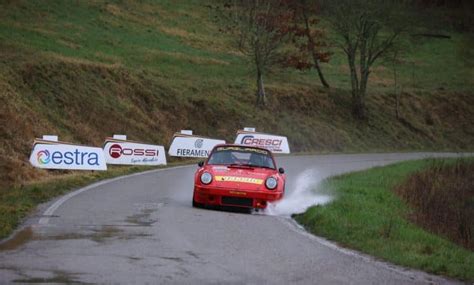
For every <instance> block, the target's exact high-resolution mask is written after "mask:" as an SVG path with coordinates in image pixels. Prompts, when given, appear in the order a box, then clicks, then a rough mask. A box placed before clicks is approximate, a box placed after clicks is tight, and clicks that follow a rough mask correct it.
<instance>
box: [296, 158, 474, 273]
mask: <svg viewBox="0 0 474 285" xmlns="http://www.w3.org/2000/svg"><path fill="white" fill-rule="evenodd" d="M431 164H432V162H431V161H430V160H420V161H409V162H402V163H398V164H395V165H390V166H385V167H377V168H373V169H369V170H366V171H361V172H355V173H350V174H346V175H342V176H338V177H334V178H330V179H328V180H326V181H325V182H323V185H321V187H322V188H324V189H330V191H332V192H333V193H334V194H335V196H336V199H335V200H334V201H333V202H331V203H329V204H327V205H324V206H315V207H312V208H310V209H308V211H307V212H306V213H304V214H301V215H297V216H295V219H296V220H297V221H298V222H299V223H301V224H302V225H303V226H304V227H305V228H306V229H307V230H308V231H310V232H312V233H314V234H316V235H319V236H323V237H326V238H328V239H330V240H333V241H336V242H338V243H339V244H341V245H342V246H346V247H350V248H353V249H357V250H360V251H362V252H365V253H368V254H370V255H373V256H376V257H379V258H382V259H384V260H387V261H390V262H392V263H395V264H399V265H403V266H407V267H412V268H417V269H421V270H424V271H427V272H431V273H435V274H441V275H446V276H450V277H454V278H459V279H462V280H471V281H472V280H474V252H472V251H469V250H467V249H465V248H463V247H461V246H458V245H456V244H454V243H452V242H450V241H448V240H447V239H444V238H442V237H439V236H436V235H434V234H431V233H429V232H427V231H425V230H423V229H421V228H420V227H418V226H417V225H415V224H413V223H410V222H409V221H408V220H407V218H408V216H409V214H410V211H411V210H410V209H409V207H408V206H407V205H406V204H405V203H403V202H402V201H401V199H400V198H399V197H397V196H396V195H395V194H394V193H393V192H392V188H393V187H395V185H398V184H400V183H402V182H403V181H404V180H405V179H406V178H407V177H408V176H409V175H410V174H411V173H414V172H415V171H418V170H422V169H426V168H427V167H429V166H430V165H431Z"/></svg>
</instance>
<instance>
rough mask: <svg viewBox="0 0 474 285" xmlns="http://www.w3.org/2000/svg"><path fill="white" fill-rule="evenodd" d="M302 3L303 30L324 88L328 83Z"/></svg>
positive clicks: (304, 3) (327, 86)
mask: <svg viewBox="0 0 474 285" xmlns="http://www.w3.org/2000/svg"><path fill="white" fill-rule="evenodd" d="M303 5H304V6H303V19H304V22H305V32H306V37H307V38H308V43H309V48H310V49H311V55H312V57H313V62H314V68H316V71H317V72H318V76H319V81H321V84H322V85H323V86H324V87H325V88H329V83H328V82H327V81H326V78H324V74H323V71H322V70H321V66H320V65H319V58H318V54H317V53H316V50H315V46H316V45H315V43H314V40H313V37H312V36H311V30H310V28H309V19H308V15H306V11H305V8H306V2H305V1H303Z"/></svg>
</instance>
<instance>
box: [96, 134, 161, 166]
mask: <svg viewBox="0 0 474 285" xmlns="http://www.w3.org/2000/svg"><path fill="white" fill-rule="evenodd" d="M104 154H105V160H106V162H107V164H122V165H166V154H165V148H164V147H163V146H161V145H151V144H144V143H140V142H134V141H127V140H119V139H113V138H107V139H106V140H105V143H104Z"/></svg>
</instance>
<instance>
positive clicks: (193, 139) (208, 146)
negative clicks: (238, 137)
mask: <svg viewBox="0 0 474 285" xmlns="http://www.w3.org/2000/svg"><path fill="white" fill-rule="evenodd" d="M218 144H225V141H224V140H216V139H209V138H204V137H199V136H189V135H182V134H175V135H174V137H173V141H172V142H171V146H170V149H169V151H168V154H169V155H171V156H180V157H208V156H209V154H210V153H211V150H212V149H213V148H214V147H215V146H216V145H218Z"/></svg>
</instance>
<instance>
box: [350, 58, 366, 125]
mask: <svg viewBox="0 0 474 285" xmlns="http://www.w3.org/2000/svg"><path fill="white" fill-rule="evenodd" d="M347 58H348V61H349V69H350V72H351V89H352V115H353V116H354V118H356V119H359V120H363V119H365V118H366V112H365V93H362V91H363V90H365V89H364V88H365V87H364V88H362V84H363V81H364V79H363V78H362V75H361V79H360V81H359V76H358V74H357V69H356V64H355V61H356V56H355V51H354V50H353V49H351V50H349V52H348V53H347ZM364 92H365V91H364Z"/></svg>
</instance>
